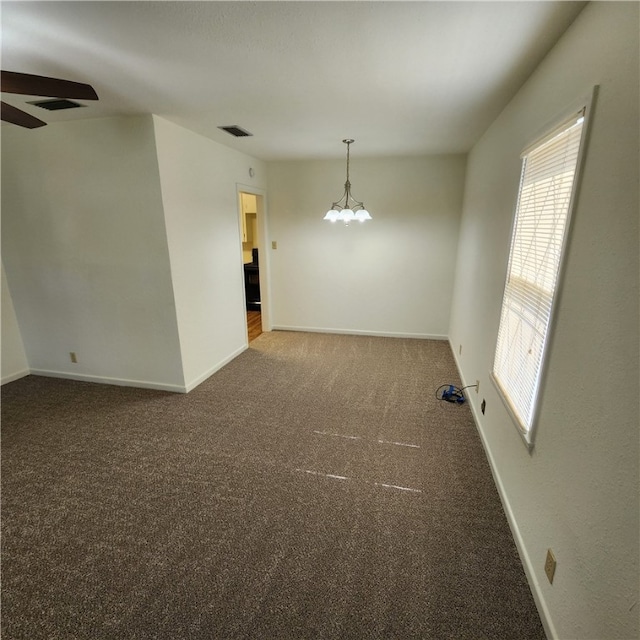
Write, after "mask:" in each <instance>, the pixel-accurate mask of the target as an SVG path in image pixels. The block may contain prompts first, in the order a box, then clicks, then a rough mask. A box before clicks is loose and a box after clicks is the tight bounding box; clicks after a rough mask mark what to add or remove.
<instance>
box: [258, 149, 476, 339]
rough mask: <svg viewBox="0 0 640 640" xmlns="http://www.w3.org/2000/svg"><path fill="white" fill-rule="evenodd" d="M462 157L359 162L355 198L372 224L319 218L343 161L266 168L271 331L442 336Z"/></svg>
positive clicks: (337, 184)
mask: <svg viewBox="0 0 640 640" xmlns="http://www.w3.org/2000/svg"><path fill="white" fill-rule="evenodd" d="M465 163H466V156H463V155H451V156H427V157H398V158H370V159H367V158H360V157H358V155H357V152H356V151H355V148H354V150H352V154H351V166H350V180H351V182H352V189H353V194H354V196H355V197H357V198H362V199H363V200H364V202H365V204H366V206H367V208H368V210H369V211H370V212H371V215H372V217H373V220H371V221H370V222H365V223H359V222H353V223H351V224H350V225H349V226H348V227H345V225H344V224H343V223H341V222H336V223H331V222H327V221H324V220H323V219H322V218H323V217H324V214H325V213H326V212H327V210H328V208H329V207H330V206H331V203H332V201H333V200H335V199H338V198H339V197H340V195H341V190H342V185H343V184H344V180H345V162H344V160H308V161H296V162H291V161H287V162H284V161H283V162H270V163H268V166H267V171H268V182H269V229H270V240H271V241H274V242H276V243H277V249H275V250H273V249H270V250H269V251H270V260H271V262H270V265H271V312H272V316H271V319H272V323H273V327H274V328H280V329H294V330H303V331H324V332H338V333H362V334H371V335H389V336H405V337H420V338H445V337H446V335H447V333H448V325H449V309H450V305H451V294H452V286H453V271H454V266H455V254H456V248H457V237H458V228H459V223H460V215H461V209H462V192H463V186H464V172H465Z"/></svg>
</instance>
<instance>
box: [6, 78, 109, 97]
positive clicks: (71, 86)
mask: <svg viewBox="0 0 640 640" xmlns="http://www.w3.org/2000/svg"><path fill="white" fill-rule="evenodd" d="M0 85H1V86H0V90H2V91H5V92H6V93H22V94H24V95H29V96H47V97H51V98H77V99H80V100H97V99H98V94H97V93H96V92H95V90H94V89H93V87H92V86H91V85H89V84H84V83H82V82H72V81H71V80H60V79H58V78H47V77H45V76H34V75H32V74H30V73H17V72H15V71H2V76H1V79H0Z"/></svg>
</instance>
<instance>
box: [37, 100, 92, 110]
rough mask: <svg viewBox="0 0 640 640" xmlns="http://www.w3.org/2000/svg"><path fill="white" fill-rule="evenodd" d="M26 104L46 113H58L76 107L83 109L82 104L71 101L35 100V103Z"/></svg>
mask: <svg viewBox="0 0 640 640" xmlns="http://www.w3.org/2000/svg"><path fill="white" fill-rule="evenodd" d="M28 104H32V105H35V106H36V107H42V108H43V109H47V111H58V110H60V109H77V108H78V107H84V105H83V104H78V103H77V102H73V100H66V99H62V100H58V99H54V100H36V101H35V102H29V103H28Z"/></svg>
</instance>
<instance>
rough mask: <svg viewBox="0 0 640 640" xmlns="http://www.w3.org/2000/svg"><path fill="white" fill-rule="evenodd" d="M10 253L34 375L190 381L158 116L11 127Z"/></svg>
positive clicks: (7, 176) (7, 163)
mask: <svg viewBox="0 0 640 640" xmlns="http://www.w3.org/2000/svg"><path fill="white" fill-rule="evenodd" d="M2 256H3V262H4V266H5V269H6V273H7V279H8V282H9V286H10V288H11V293H12V297H13V303H14V305H15V310H16V315H17V318H18V323H19V326H20V330H21V332H22V338H23V340H24V346H25V350H26V354H27V359H28V362H29V364H30V367H31V370H32V372H33V373H42V374H45V375H54V376H64V377H73V378H78V379H87V380H96V381H105V382H111V383H115V384H133V385H137V386H152V387H159V388H167V389H173V390H181V389H183V388H184V378H183V375H182V366H181V361H180V348H179V341H178V331H177V325H176V310H175V305H174V301H173V291H172V287H171V274H170V265H169V253H168V248H167V239H166V232H165V225H164V214H163V210H162V199H161V194H160V182H159V175H158V164H157V157H156V152H155V143H154V131H153V121H152V118H151V116H145V117H129V118H105V119H96V120H81V121H76V122H59V123H54V124H49V125H48V126H46V127H43V128H41V129H35V130H27V129H22V128H19V127H9V126H7V127H3V128H2ZM71 351H73V352H76V354H77V358H78V363H77V364H72V363H71V361H70V357H69V352H71Z"/></svg>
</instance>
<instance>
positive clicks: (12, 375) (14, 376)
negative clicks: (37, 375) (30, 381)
mask: <svg viewBox="0 0 640 640" xmlns="http://www.w3.org/2000/svg"><path fill="white" fill-rule="evenodd" d="M30 373H31V371H29V369H22V370H21V371H16V372H15V373H10V374H9V375H7V376H4V377H3V378H2V380H0V385H3V384H7V382H13V381H14V380H20V378H24V377H25V376H28V375H29V374H30Z"/></svg>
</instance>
